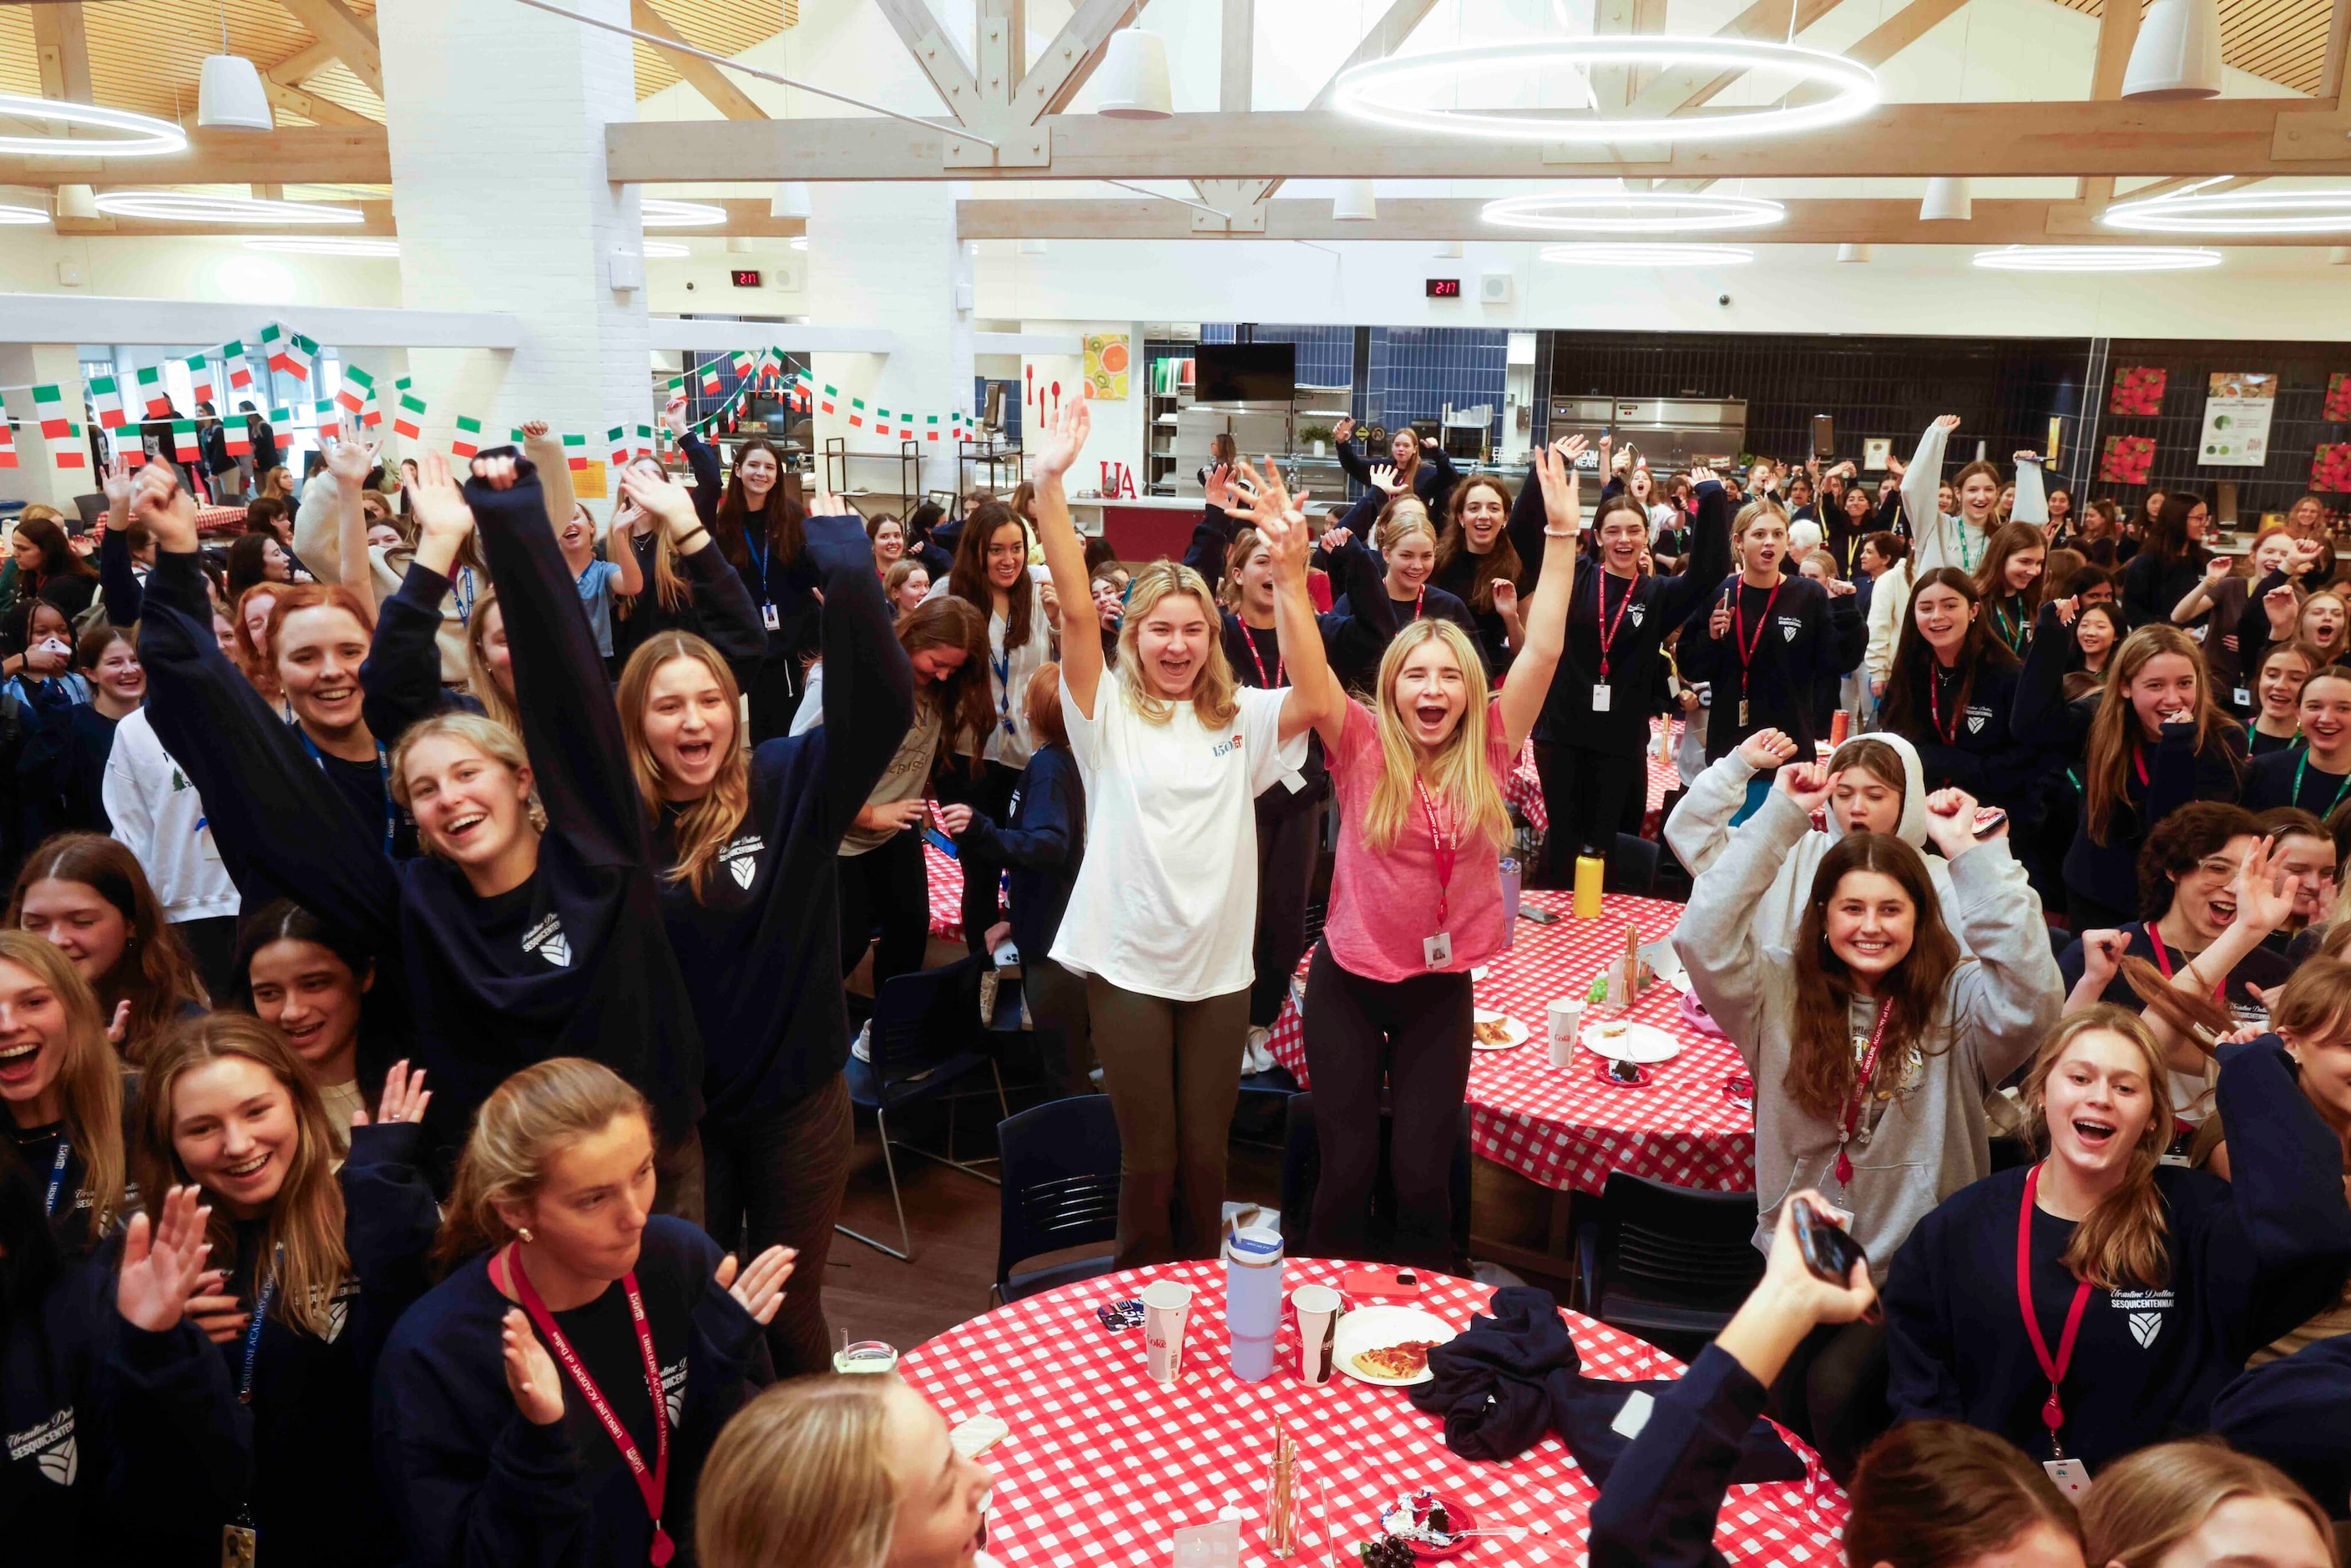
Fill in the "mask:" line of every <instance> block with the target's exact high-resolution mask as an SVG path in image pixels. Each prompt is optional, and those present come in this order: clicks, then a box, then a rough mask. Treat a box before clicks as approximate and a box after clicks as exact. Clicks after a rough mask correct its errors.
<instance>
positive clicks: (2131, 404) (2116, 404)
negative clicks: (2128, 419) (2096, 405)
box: [2106, 365, 2170, 413]
mask: <svg viewBox="0 0 2351 1568" xmlns="http://www.w3.org/2000/svg"><path fill="white" fill-rule="evenodd" d="M2169 378H2170V372H2169V371H2166V370H2165V369H2164V368H2163V367H2162V366H2160V365H2124V366H2120V367H2118V368H2117V369H2116V371H2115V390H2114V392H2113V394H2112V395H2111V396H2109V397H2108V398H2107V399H2106V412H2107V413H2162V412H2163V384H2164V382H2166V381H2168V379H2169Z"/></svg>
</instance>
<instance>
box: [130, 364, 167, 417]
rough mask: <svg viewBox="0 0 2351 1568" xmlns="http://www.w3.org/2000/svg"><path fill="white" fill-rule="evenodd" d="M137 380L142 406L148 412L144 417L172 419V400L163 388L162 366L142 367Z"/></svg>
mask: <svg viewBox="0 0 2351 1568" xmlns="http://www.w3.org/2000/svg"><path fill="white" fill-rule="evenodd" d="M135 379H136V380H137V381H138V383H139V400H140V404H141V407H142V408H143V409H144V410H145V411H146V412H145V413H144V415H143V417H145V418H148V419H169V418H171V417H172V398H171V393H170V392H168V391H166V390H165V388H164V386H163V369H162V366H161V365H146V366H142V367H141V369H140V371H139V374H138V376H137V377H136V378H135Z"/></svg>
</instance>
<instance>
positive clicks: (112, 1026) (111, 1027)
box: [106, 997, 131, 1046]
mask: <svg viewBox="0 0 2351 1568" xmlns="http://www.w3.org/2000/svg"><path fill="white" fill-rule="evenodd" d="M130 1034H131V1001H130V998H127V997H126V998H123V999H122V1000H121V1001H119V1002H117V1003H115V1004H114V1016H113V1017H112V1018H110V1019H108V1020H107V1023H106V1038H107V1040H108V1042H109V1043H110V1044H113V1045H116V1046H120V1044H121V1043H122V1042H123V1041H124V1040H127V1039H128V1038H130Z"/></svg>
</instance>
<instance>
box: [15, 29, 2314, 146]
mask: <svg viewBox="0 0 2351 1568" xmlns="http://www.w3.org/2000/svg"><path fill="white" fill-rule="evenodd" d="M1920 3H1922V4H1923V3H1927V0H1920ZM2307 102H2308V100H2307V99H2231V98H2222V99H2209V100H2207V101H2204V102H2201V103H2158V104H2146V103H2133V102H2119V103H2085V102H2043V103H1891V104H1881V105H1879V106H1878V107H1877V108H1876V109H1874V110H1871V111H1870V112H1869V113H1867V114H1865V115H1863V116H1861V117H1859V118H1858V119H1855V120H1850V121H1848V122H1846V123H1844V124H1843V125H1838V126H1833V127H1829V128H1827V129H1824V130H1820V131H1809V132H1805V133H1802V134H1798V135H1792V136H1783V137H1775V138H1771V139H1769V140H1765V141H1728V142H1709V141H1698V142H1690V141H1677V142H1676V143H1674V144H1673V145H1672V146H1671V147H1670V148H1666V149H1662V150H1650V152H1651V155H1650V157H1649V161H1647V162H1629V161H1624V162H1620V161H1615V160H1612V159H1610V158H1609V157H1608V156H1607V155H1606V152H1605V150H1604V149H1593V151H1592V154H1591V156H1590V157H1589V158H1588V159H1586V158H1583V157H1574V156H1572V155H1569V154H1562V153H1553V152H1548V151H1547V150H1546V149H1545V148H1542V147H1537V146H1527V145H1510V144H1502V143H1495V142H1490V141H1479V140H1476V139H1473V138H1468V137H1451V136H1432V135H1427V134H1425V133H1422V132H1417V131H1405V130H1401V129H1396V128H1392V127H1386V126H1380V125H1374V124H1369V123H1366V122H1364V121H1363V120H1353V119H1349V118H1346V117H1344V116H1342V115H1338V114H1333V113H1328V112H1320V113H1315V112H1281V113H1275V112H1268V111H1262V110H1260V111H1258V112H1255V113H1250V114H1179V115H1176V116H1175V117H1174V118H1172V119H1169V120H1151V121H1134V120H1111V119H1106V118H1104V117H1102V116H1099V115H1086V114H1081V115H1063V116H1060V117H1057V118H1053V119H1050V120H1048V121H1047V122H1046V123H1045V125H1044V126H1043V127H1042V128H1041V129H1042V130H1043V131H1046V132H1048V133H1050V141H1051V161H1050V164H1048V165H1046V166H1043V167H1040V168H1014V167H1008V166H998V167H996V168H987V167H975V168H968V169H966V168H958V169H956V172H955V173H954V175H953V176H952V177H954V178H958V179H961V178H969V179H973V180H977V181H983V182H984V181H987V180H990V179H1054V180H1102V179H1113V180H1190V179H1245V178H1250V177H1262V178H1273V177H1276V176H1280V177H1283V178H1297V179H1368V178H1371V177H1373V176H1375V175H1376V176H1378V177H1381V178H1384V179H1398V180H1412V179H1417V180H1476V179H1489V180H1507V179H1521V180H1559V179H1570V178H1585V179H1589V178H1600V177H1605V176H1607V175H1612V174H1623V175H1630V176H1639V177H1649V178H1657V179H1670V178H1680V179H1709V180H1713V179H1735V178H1791V179H1793V178H1809V179H1844V178H1860V177H1864V176H1872V175H1889V176H1894V175H1900V176H1923V175H1934V174H1970V175H1986V176H1990V175H2003V174H2014V175H2024V174H2048V175H2069V174H2075V175H2078V174H2141V175H2156V176H2162V177H2168V176H2171V175H2176V174H2283V173H2294V174H2345V173H2351V140H2346V138H2345V137H2343V136H2342V135H2341V134H2339V133H2338V134H2336V135H2335V136H2334V137H2333V138H2332V139H2331V141H2330V140H2326V139H2323V138H2320V137H2317V136H2315V135H2312V136H2310V137H2309V138H2308V140H2307V141H2306V144H2304V145H2302V146H2300V147H2289V148H2288V149H2287V150H2286V151H2285V152H2279V151H2278V150H2276V149H2275V148H2273V141H2283V140H2284V137H2285V132H2286V130H2288V129H2296V128H2292V127H2291V121H2293V120H2294V119H2295V118H2296V117H2295V116H2294V114H2293V112H2292V108H2293V106H2295V105H2303V104H2306V103H2307ZM1701 112H1702V113H1707V114H1713V113H1717V112H1721V111H1717V110H1703V111H1701ZM2299 118H2300V119H2302V120H2305V121H2313V122H2318V121H2326V120H2331V119H2332V117H2331V116H2325V115H2313V114H2310V113H2309V112H2308V111H2307V110H2306V109H2305V110H2304V112H2303V113H2302V114H2301V116H2300V117H2299ZM604 134H605V145H606V149H607V152H608V158H609V168H610V172H611V178H613V179H615V180H622V181H646V182H650V181H665V180H694V181H714V182H720V183H723V182H726V181H734V180H739V181H772V180H935V179H939V178H941V177H942V174H943V164H942V155H943V144H944V142H945V141H946V140H947V139H948V138H949V137H950V136H951V135H952V132H951V131H946V130H941V131H921V130H919V129H917V128H915V127H913V126H909V125H905V124H903V123H901V122H899V121H896V120H881V119H878V118H872V117H866V118H858V119H842V120H790V121H788V122H787V121H782V120H769V121H764V122H761V121H749V120H673V121H648V122H643V123H637V122H623V123H616V124H613V125H611V126H608V127H606V129H605V133H604ZM1657 151H1661V152H1663V153H1664V156H1663V157H1656V156H1655V155H1654V152H1657ZM141 162H143V163H144V164H145V167H144V168H142V169H141V171H140V173H141V175H149V174H153V175H156V176H158V177H160V174H161V171H158V170H156V169H155V168H154V164H155V163H157V162H162V161H161V160H143V161H141ZM232 177H235V176H232ZM285 177H286V178H287V179H289V180H292V179H297V178H311V177H316V176H308V175H297V174H295V173H293V172H291V171H290V170H289V172H287V174H286V176H285ZM334 177H335V178H340V179H344V180H354V181H356V180H361V179H364V178H368V177H369V176H362V175H355V174H343V175H339V176H334ZM372 177H373V178H376V179H381V178H382V177H383V176H382V175H381V174H377V175H374V176H372ZM19 183H23V182H19ZM31 183H37V184H56V183H58V181H57V176H56V175H55V174H53V173H47V174H45V176H44V177H42V178H37V179H36V180H34V181H32V182H31ZM166 183H168V182H166Z"/></svg>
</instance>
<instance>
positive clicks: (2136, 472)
mask: <svg viewBox="0 0 2351 1568" xmlns="http://www.w3.org/2000/svg"><path fill="white" fill-rule="evenodd" d="M2154 466H2155V437H2153V436H2152V435H2109V436H2107V437H2106V447H2105V455H2102V456H2101V457H2100V458H2099V459H2098V477H2099V479H2101V480H2102V481H2104V482H2105V483H2107V484H2110V485H2144V484H2146V483H2147V474H2148V472H2149V471H2150V470H2152V469H2153V468H2154Z"/></svg>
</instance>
